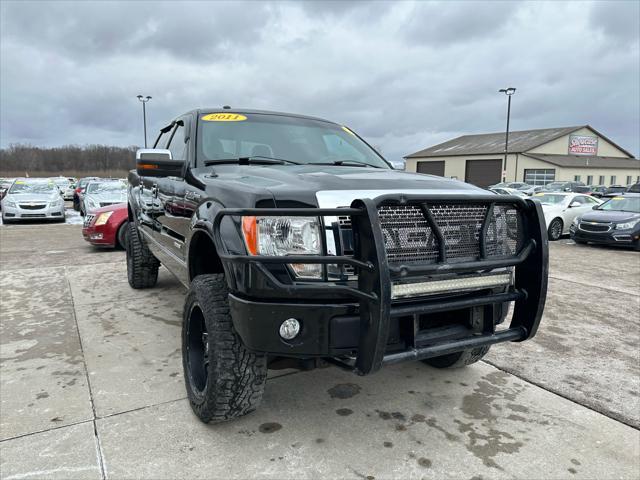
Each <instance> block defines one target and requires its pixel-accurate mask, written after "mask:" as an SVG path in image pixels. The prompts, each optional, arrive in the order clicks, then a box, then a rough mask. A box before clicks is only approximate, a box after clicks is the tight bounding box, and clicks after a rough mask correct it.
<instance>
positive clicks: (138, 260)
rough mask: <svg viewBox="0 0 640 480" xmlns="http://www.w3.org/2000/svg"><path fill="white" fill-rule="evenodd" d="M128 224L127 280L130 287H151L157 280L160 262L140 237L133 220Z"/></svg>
mask: <svg viewBox="0 0 640 480" xmlns="http://www.w3.org/2000/svg"><path fill="white" fill-rule="evenodd" d="M128 225H129V226H128V228H129V232H128V235H126V237H127V280H129V285H131V287H132V288H151V287H153V286H154V285H155V284H156V282H157V281H158V268H159V267H160V262H159V261H158V259H157V258H156V257H154V256H153V253H151V251H150V250H149V247H147V246H146V245H145V243H144V241H143V240H142V238H140V233H139V232H138V227H136V224H135V222H129V224H128Z"/></svg>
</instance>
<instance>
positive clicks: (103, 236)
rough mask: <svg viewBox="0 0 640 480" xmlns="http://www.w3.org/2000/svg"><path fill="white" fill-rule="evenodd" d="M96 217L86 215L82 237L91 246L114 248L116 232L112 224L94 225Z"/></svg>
mask: <svg viewBox="0 0 640 480" xmlns="http://www.w3.org/2000/svg"><path fill="white" fill-rule="evenodd" d="M95 221H96V215H94V214H87V215H86V216H85V221H84V224H83V227H82V236H83V237H84V239H85V240H86V241H87V242H89V243H90V244H92V245H97V246H102V247H115V245H116V236H117V230H116V229H114V226H113V224H112V223H110V222H107V223H105V224H102V225H95Z"/></svg>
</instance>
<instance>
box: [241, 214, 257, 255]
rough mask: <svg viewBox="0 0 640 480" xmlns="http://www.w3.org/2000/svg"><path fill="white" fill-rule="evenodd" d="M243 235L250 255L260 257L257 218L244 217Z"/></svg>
mask: <svg viewBox="0 0 640 480" xmlns="http://www.w3.org/2000/svg"><path fill="white" fill-rule="evenodd" d="M242 234H243V235H244V242H245V243H246V244H247V250H249V253H250V254H251V255H258V221H257V219H256V217H242Z"/></svg>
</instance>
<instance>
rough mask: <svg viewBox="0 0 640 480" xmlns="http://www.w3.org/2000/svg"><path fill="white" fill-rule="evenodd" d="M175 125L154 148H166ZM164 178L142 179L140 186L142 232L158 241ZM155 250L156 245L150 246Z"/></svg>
mask: <svg viewBox="0 0 640 480" xmlns="http://www.w3.org/2000/svg"><path fill="white" fill-rule="evenodd" d="M172 130H173V125H169V126H167V127H165V128H163V129H162V130H160V134H159V135H158V138H157V139H156V141H155V143H154V144H153V148H166V147H167V144H168V143H169V138H170V137H171V131H172ZM163 180H164V179H163V178H158V177H146V176H141V177H140V186H139V189H138V195H139V197H138V198H139V205H140V216H139V218H138V221H139V224H140V227H141V229H142V231H143V232H144V233H145V234H146V235H147V236H148V237H151V239H152V240H157V233H158V232H159V230H160V228H159V226H158V221H159V220H158V217H159V216H160V215H162V213H163V208H162V205H161V203H160V199H159V197H158V185H159V184H160V185H161V184H163V183H164V182H163ZM150 247H151V248H152V249H154V245H150Z"/></svg>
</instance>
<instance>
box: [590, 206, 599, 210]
mask: <svg viewBox="0 0 640 480" xmlns="http://www.w3.org/2000/svg"><path fill="white" fill-rule="evenodd" d="M599 206H600V205H594V206H593V207H591V210H598V207H599Z"/></svg>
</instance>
